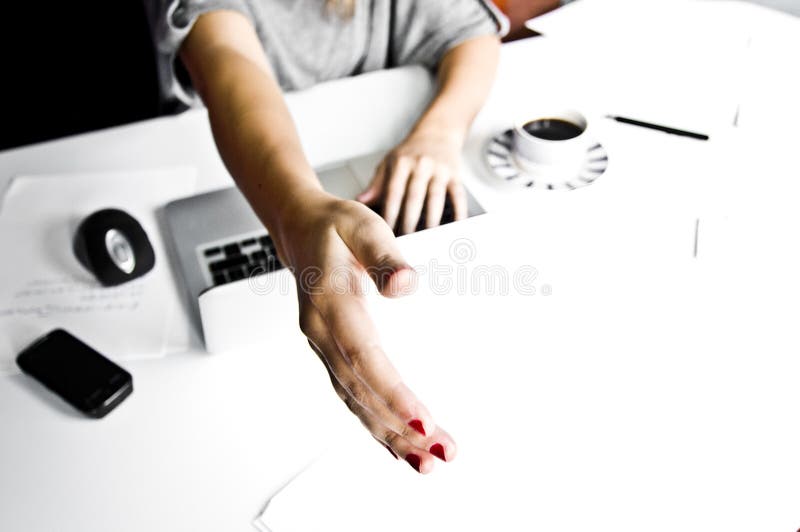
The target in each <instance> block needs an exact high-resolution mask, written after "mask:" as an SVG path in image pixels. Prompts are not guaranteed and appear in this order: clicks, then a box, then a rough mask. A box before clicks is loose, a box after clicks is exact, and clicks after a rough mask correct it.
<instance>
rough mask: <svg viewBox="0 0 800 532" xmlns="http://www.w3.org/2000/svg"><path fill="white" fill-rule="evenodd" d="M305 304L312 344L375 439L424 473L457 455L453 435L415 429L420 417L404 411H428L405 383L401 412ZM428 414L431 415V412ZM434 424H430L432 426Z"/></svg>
mask: <svg viewBox="0 0 800 532" xmlns="http://www.w3.org/2000/svg"><path fill="white" fill-rule="evenodd" d="M301 307H302V308H301V316H303V317H304V318H303V330H304V332H305V333H306V334H307V336H308V338H309V345H310V346H311V347H312V349H313V350H314V351H315V352H316V353H317V355H319V357H320V359H322V361H323V362H324V363H325V365H326V369H327V370H328V374H329V376H330V379H331V383H332V384H333V386H334V388H335V389H336V392H337V394H338V395H339V397H340V398H341V399H342V401H344V402H345V404H346V405H347V407H348V408H349V409H350V410H351V411H352V412H353V413H354V414H355V415H356V416H357V417H358V418H359V419H360V420H361V422H362V424H363V425H364V426H365V427H366V428H367V430H369V431H370V433H371V434H372V435H373V437H374V438H375V439H377V440H378V441H380V442H381V443H383V444H384V445H385V446H386V447H387V449H389V451H390V452H392V454H395V455H399V456H400V457H403V458H405V459H406V460H407V461H408V463H409V464H410V465H411V466H412V467H414V468H415V469H416V470H417V471H419V472H420V473H427V472H430V471H431V470H432V469H433V461H434V457H436V458H439V459H440V460H444V461H447V460H452V459H453V458H455V452H456V448H455V443H454V442H453V440H452V438H451V437H450V435H449V434H447V433H446V432H445V431H443V430H442V429H441V428H436V429H434V430H433V431H432V432H431V433H430V434H428V436H427V437H426V436H423V435H422V434H421V433H420V432H418V431H417V430H416V429H415V428H414V426H415V421H418V419H417V418H418V417H419V416H417V417H414V415H410V414H403V413H402V412H403V411H405V412H413V411H417V412H418V411H421V410H424V407H422V406H421V405H420V404H419V401H418V400H417V399H416V398H415V397H414V396H413V394H412V393H411V391H410V390H408V388H406V387H405V385H402V384H400V385H399V386H397V385H396V386H395V387H396V389H397V391H396V392H395V394H394V399H393V400H392V401H391V404H392V406H394V408H395V409H396V410H399V412H398V411H393V410H392V408H390V406H389V404H387V402H385V401H383V400H382V399H381V398H380V397H378V396H377V395H376V394H375V393H374V392H373V391H372V390H371V389H370V388H369V387H368V386H367V385H366V384H365V383H364V381H363V380H361V378H360V377H359V375H357V374H356V372H355V369H354V368H353V367H352V366H351V365H349V364H348V363H347V361H346V360H345V357H343V356H342V354H341V352H340V351H339V349H338V346H337V345H336V343H335V341H334V340H333V339H332V337H331V335H330V334H328V332H327V330H326V326H325V322H324V319H323V318H322V316H321V315H320V314H319V312H318V311H317V310H316V308H315V307H314V306H313V305H311V304H310V303H308V302H305V303H302V304H301ZM387 363H388V360H387ZM391 369H392V371H393V368H391ZM395 373H396V372H395ZM396 378H397V379H399V377H396V376H392V377H390V379H391V380H394V379H396ZM425 416H426V417H430V416H429V414H427V411H425ZM409 418H410V419H409ZM431 426H432V425H431V424H428V427H431Z"/></svg>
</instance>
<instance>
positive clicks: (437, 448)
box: [430, 443, 447, 462]
mask: <svg viewBox="0 0 800 532" xmlns="http://www.w3.org/2000/svg"><path fill="white" fill-rule="evenodd" d="M430 452H431V454H432V455H433V456H435V457H436V458H438V459H439V460H441V461H443V462H447V458H445V456H444V447H443V446H442V444H441V443H434V444H433V445H431V451H430Z"/></svg>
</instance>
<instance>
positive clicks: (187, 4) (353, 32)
mask: <svg viewBox="0 0 800 532" xmlns="http://www.w3.org/2000/svg"><path fill="white" fill-rule="evenodd" d="M145 5H146V7H147V9H148V16H149V19H150V24H151V29H152V33H153V36H154V40H155V46H156V52H157V56H158V68H159V78H160V84H161V94H162V98H163V101H164V104H165V106H166V107H180V106H181V103H182V104H186V105H192V104H194V103H196V102H197V97H196V95H195V94H194V91H193V90H192V88H191V86H190V84H189V82H188V79H187V76H186V75H185V72H183V69H182V67H181V64H180V60H179V59H177V54H178V49H179V48H180V46H181V43H182V42H183V39H185V38H186V36H187V35H188V34H189V31H190V30H191V28H192V25H193V24H194V22H195V21H196V20H197V17H198V16H199V15H201V14H203V13H206V12H208V11H213V10H219V9H228V10H233V11H238V12H240V13H242V14H244V15H245V16H246V17H247V18H248V19H249V20H250V21H251V22H252V24H253V26H254V27H255V30H256V33H257V34H258V37H259V39H260V40H261V44H262V45H263V47H264V51H265V52H266V54H267V58H268V60H269V62H270V64H271V66H272V68H273V71H274V72H275V75H276V77H277V79H278V83H279V84H280V86H281V87H282V88H283V89H284V90H287V91H290V90H298V89H303V88H306V87H310V86H312V85H314V84H316V83H319V82H321V81H326V80H330V79H336V78H343V77H347V76H353V75H357V74H361V73H363V72H370V71H373V70H380V69H383V68H389V67H393V66H400V65H408V64H422V65H425V66H427V67H429V68H433V67H435V66H436V65H437V64H438V63H439V60H440V59H441V57H442V56H443V55H444V53H445V52H446V51H447V50H449V49H450V48H452V47H454V46H456V45H458V44H459V43H461V42H464V41H466V40H467V39H470V38H473V37H478V36H481V35H487V34H498V33H500V32H502V31H503V30H504V27H505V19H504V18H503V16H502V15H500V14H499V13H498V12H497V10H496V9H495V8H494V7H493V6H491V3H490V2H484V1H483V0H356V2H355V11H354V13H353V14H352V16H342V15H340V14H338V13H335V12H333V11H331V10H330V9H328V8H326V2H325V0H145Z"/></svg>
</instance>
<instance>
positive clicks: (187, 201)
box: [164, 153, 485, 325]
mask: <svg viewBox="0 0 800 532" xmlns="http://www.w3.org/2000/svg"><path fill="white" fill-rule="evenodd" d="M382 157H383V153H377V154H371V155H367V156H364V157H359V158H356V159H352V160H349V161H345V162H343V163H339V164H336V165H333V166H330V167H328V168H323V169H321V170H319V171H318V172H317V175H318V176H319V179H320V181H321V183H322V186H323V187H324V188H325V190H327V191H328V192H330V193H332V194H335V195H337V196H339V197H342V198H347V199H353V198H355V197H356V195H358V194H359V193H360V192H361V191H362V190H364V189H365V188H366V187H367V185H368V184H369V182H370V180H371V179H372V175H373V172H374V170H375V168H376V167H377V165H378V163H379V162H380V160H381V158H382ZM467 207H468V216H477V215H479V214H483V213H484V212H485V211H484V210H483V208H482V207H481V206H480V205H479V204H478V202H477V201H476V200H475V198H474V196H473V195H472V194H471V193H470V192H469V191H467ZM164 216H165V222H166V228H167V231H168V232H169V234H170V235H171V237H172V242H171V244H172V248H173V249H172V251H173V252H174V254H175V258H176V259H177V266H178V272H179V274H180V277H181V278H182V279H183V282H184V284H185V288H186V290H187V292H188V295H189V307H190V310H191V312H192V314H193V319H194V320H195V321H196V322H197V325H202V324H200V320H199V310H198V308H197V298H198V297H199V296H200V294H202V293H203V292H204V291H206V290H209V289H211V288H213V287H215V286H220V285H224V284H227V283H232V282H236V281H240V280H242V279H245V278H248V277H250V276H252V275H262V274H268V273H270V272H274V271H276V270H279V269H282V268H283V265H282V264H281V263H280V261H279V260H278V257H277V254H276V252H275V245H274V244H273V242H272V239H271V238H270V236H269V234H268V233H267V230H266V229H265V228H264V226H263V224H262V223H261V221H260V220H259V219H258V218H257V217H256V215H255V213H254V212H253V210H252V209H251V208H250V204H249V203H248V202H247V200H246V199H245V198H244V196H243V195H242V193H241V192H240V191H239V189H238V188H236V187H230V188H226V189H221V190H215V191H213V192H208V193H205V194H199V195H196V196H190V197H188V198H183V199H180V200H176V201H173V202H171V203H169V204H167V206H166V207H165V209H164ZM452 217H453V212H452V206H451V205H450V202H449V201H448V202H447V205H446V206H445V212H444V214H443V216H442V223H443V224H444V223H449V222H451V221H452V219H453V218H452ZM421 229H422V227H421V225H420V226H418V228H417V230H421Z"/></svg>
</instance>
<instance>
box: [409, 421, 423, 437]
mask: <svg viewBox="0 0 800 532" xmlns="http://www.w3.org/2000/svg"><path fill="white" fill-rule="evenodd" d="M408 426H409V427H411V428H412V429H414V430H416V431H417V432H419V433H420V434H422V435H423V436H427V434H425V427H423V426H422V421H420V420H419V419H412V420H411V421H409V422H408Z"/></svg>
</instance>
